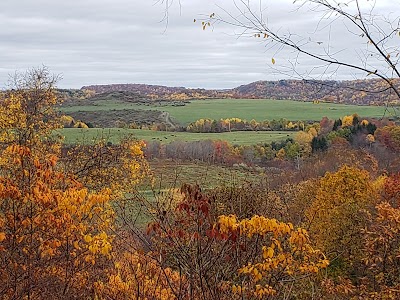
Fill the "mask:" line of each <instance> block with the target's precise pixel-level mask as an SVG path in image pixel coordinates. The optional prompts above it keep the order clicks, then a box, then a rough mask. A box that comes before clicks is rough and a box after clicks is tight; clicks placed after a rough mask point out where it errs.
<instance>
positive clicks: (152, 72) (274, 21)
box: [0, 0, 400, 88]
mask: <svg viewBox="0 0 400 300" xmlns="http://www.w3.org/2000/svg"><path fill="white" fill-rule="evenodd" d="M396 1H397V5H396V4H394V2H396ZM396 1H389V0H379V5H378V7H377V8H376V9H377V10H378V11H379V13H383V14H389V13H390V12H393V15H394V16H396V15H397V16H399V15H400V11H399V10H400V5H399V4H400V1H399V0H396ZM256 2H258V1H256ZM216 3H217V4H219V5H220V6H223V7H225V8H227V9H228V10H230V11H234V8H233V7H232V5H231V3H232V1H231V0H190V1H189V0H182V1H181V4H182V7H179V5H178V3H177V1H175V3H174V4H173V6H172V7H171V8H170V10H169V13H170V15H169V23H168V27H167V28H166V27H165V26H166V24H165V22H160V20H161V19H162V17H163V7H162V6H161V5H159V4H158V5H157V4H156V1H155V0H69V1H54V0H35V1H32V0H2V9H1V12H0V28H2V30H1V31H0V41H1V42H0V54H1V55H0V82H1V83H5V82H6V81H7V78H8V74H12V73H14V71H15V70H19V71H23V70H25V69H28V68H31V67H36V66H40V65H46V66H48V67H49V68H50V70H51V71H52V72H54V73H61V74H62V75H63V80H62V81H61V82H60V84H59V85H60V86H61V87H75V88H79V87H80V86H82V85H88V84H105V83H149V84H163V85H171V86H187V87H206V88H229V87H234V86H237V85H239V84H244V83H247V82H251V81H256V80H263V79H271V80H276V79H280V78H282V77H284V74H283V73H282V68H283V70H285V68H287V67H288V66H290V64H289V62H290V61H291V62H293V58H294V57H295V53H292V51H290V50H289V49H284V50H280V51H277V49H276V48H270V47H265V46H264V44H263V43H261V42H260V41H259V40H256V39H254V38H250V37H246V36H243V37H241V38H238V37H237V35H236V34H239V33H240V31H239V30H234V29H233V28H232V27H227V26H225V25H223V24H219V25H217V26H216V27H215V28H214V29H213V30H206V31H202V30H201V26H200V24H198V23H193V18H199V15H200V14H202V13H205V14H208V13H211V12H214V11H217V12H218V8H217V6H216ZM266 7H267V10H266V12H265V13H266V14H267V15H268V22H269V24H270V25H271V26H272V27H273V28H275V29H278V30H279V31H280V32H281V33H288V32H290V33H299V34H300V35H301V36H303V37H308V36H310V38H311V37H312V40H311V43H309V44H310V46H312V47H313V48H312V49H313V51H315V50H316V51H324V49H326V47H327V45H328V44H329V37H327V36H326V35H320V34H319V31H317V32H315V24H316V22H318V20H319V18H320V17H319V16H318V15H316V14H315V13H309V12H307V11H308V10H307V9H302V10H301V11H300V12H296V11H293V10H294V8H295V7H296V6H295V5H293V4H292V1H289V0H279V1H277V0H276V1H269V2H266ZM219 12H221V11H219ZM221 13H222V12H221ZM320 25H321V26H322V25H324V22H322V23H320ZM339 25H341V24H339ZM330 35H331V36H330V39H331V40H332V41H335V42H336V44H335V45H333V43H332V45H331V48H330V51H339V50H342V49H348V50H346V51H344V52H343V53H342V54H340V55H342V56H341V57H342V58H343V59H348V60H349V61H354V59H355V58H356V53H355V52H354V51H353V50H351V48H352V47H351V45H353V44H358V45H359V44H360V43H365V39H364V40H363V39H362V38H360V37H354V35H351V34H349V33H348V32H347V30H346V28H345V27H343V26H332V27H331V29H330ZM317 41H323V42H324V43H323V44H322V46H320V47H319V48H317V46H316V42H317ZM320 53H322V52H320ZM272 57H274V58H275V59H276V61H277V64H276V66H277V67H276V66H272V64H271V58H272ZM298 63H299V65H298V67H299V72H301V73H303V72H306V71H307V70H311V69H312V68H313V67H314V66H315V62H314V61H313V60H311V59H309V58H306V57H300V59H299V61H298ZM275 68H277V70H276V69H275ZM315 71H316V73H315V74H318V72H320V73H321V70H320V69H316V70H315ZM351 76H353V73H351V72H343V73H340V74H339V77H338V78H339V79H340V78H351Z"/></svg>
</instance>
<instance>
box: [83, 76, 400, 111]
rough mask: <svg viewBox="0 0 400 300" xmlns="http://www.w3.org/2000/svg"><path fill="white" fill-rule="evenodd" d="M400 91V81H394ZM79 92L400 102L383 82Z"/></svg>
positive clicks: (150, 87) (108, 88)
mask: <svg viewBox="0 0 400 300" xmlns="http://www.w3.org/2000/svg"><path fill="white" fill-rule="evenodd" d="M393 81H394V82H395V84H396V85H397V86H399V88H400V79H393ZM81 90H85V91H91V93H93V94H95V95H98V94H104V93H112V92H121V91H126V92H131V93H135V94H137V95H140V96H141V97H145V98H147V99H149V100H172V101H177V100H178V101H181V100H191V99H217V98H244V99H260V98H261V99H264V98H265V99H276V100H297V101H325V102H334V103H346V104H358V105H383V104H385V103H387V102H388V101H389V102H390V103H391V104H394V105H399V104H400V103H399V99H398V98H397V97H396V95H395V94H394V93H393V92H392V91H391V90H389V89H387V85H386V83H385V82H384V81H383V80H380V79H368V80H366V79H365V80H351V81H332V80H331V81H322V80H318V81H308V80H279V81H256V82H252V83H249V84H245V85H241V86H239V87H236V88H233V89H226V90H207V89H201V88H199V89H190V88H185V87H167V86H161V85H148V84H109V85H90V86H84V87H82V88H81Z"/></svg>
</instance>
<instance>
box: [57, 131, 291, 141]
mask: <svg viewBox="0 0 400 300" xmlns="http://www.w3.org/2000/svg"><path fill="white" fill-rule="evenodd" d="M56 134H60V135H62V136H64V137H65V140H64V141H65V143H67V144H75V143H92V142H94V141H95V140H99V139H102V138H104V139H107V140H109V141H111V142H112V143H118V142H119V141H120V140H121V138H123V137H125V136H128V135H132V136H133V137H135V138H137V139H139V140H145V141H152V140H153V141H154V140H158V141H160V142H162V143H169V142H172V141H176V140H179V141H188V142H189V141H199V140H207V139H211V140H224V141H227V142H229V143H231V144H237V145H252V144H257V143H270V142H272V141H279V140H285V139H287V138H289V137H293V135H294V132H286V131H258V132H255V131H237V132H224V133H188V132H164V131H152V130H140V129H119V128H108V129H101V128H89V129H81V128H64V129H60V130H57V131H56Z"/></svg>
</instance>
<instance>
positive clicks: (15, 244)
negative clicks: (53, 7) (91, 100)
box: [0, 68, 142, 299]
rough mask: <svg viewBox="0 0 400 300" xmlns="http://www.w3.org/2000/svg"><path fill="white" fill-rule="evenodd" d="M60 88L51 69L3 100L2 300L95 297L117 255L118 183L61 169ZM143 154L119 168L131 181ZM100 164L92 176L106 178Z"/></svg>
mask: <svg viewBox="0 0 400 300" xmlns="http://www.w3.org/2000/svg"><path fill="white" fill-rule="evenodd" d="M55 83H56V78H55V77H52V76H51V75H50V74H49V72H48V70H47V69H46V68H43V69H34V70H31V71H28V72H27V73H26V74H23V75H18V76H17V77H15V80H14V82H13V89H10V90H9V91H7V92H6V93H5V94H4V95H2V99H1V104H0V139H1V143H0V153H1V154H0V280H1V282H2V285H1V287H0V295H1V298H2V299H54V298H57V299H61V298H62V299H78V298H79V299H81V298H82V297H89V296H90V295H92V296H93V285H92V283H93V282H94V281H96V280H99V279H101V277H102V276H103V275H104V274H102V273H101V272H100V269H101V268H103V264H104V263H106V262H107V261H108V260H109V258H110V255H111V251H112V240H113V235H112V234H111V233H112V232H111V230H112V229H113V219H114V210H113V209H112V206H111V202H110V201H111V200H112V199H113V197H112V196H113V195H114V193H113V192H112V191H111V189H110V188H111V187H113V184H112V182H113V181H110V182H111V184H109V185H108V186H103V187H101V186H100V185H98V184H97V185H96V184H94V180H96V176H89V175H88V174H86V175H85V176H82V177H80V176H79V174H74V173H70V172H66V171H65V170H66V169H65V162H62V163H60V161H59V157H60V156H61V144H60V143H59V142H58V138H57V135H53V132H54V130H55V129H57V128H58V127H59V126H60V125H59V118H58V117H57V112H56V110H55V105H56V104H57V101H58V99H57V96H56V92H55ZM140 147H141V146H140V144H131V145H130V146H127V147H126V149H127V150H128V152H129V153H131V154H130V156H129V155H128V156H126V157H122V158H121V159H122V163H120V165H123V164H125V165H129V167H127V168H128V169H129V168H130V169H129V170H130V172H125V174H124V175H125V176H127V175H130V174H133V173H135V172H138V173H139V171H138V169H139V167H138V164H135V163H132V164H131V162H134V161H133V158H134V157H135V156H136V157H137V156H141V155H142V152H141V149H140ZM100 156H101V155H100ZM103 157H105V156H103ZM76 158H77V159H79V156H78V155H77V156H76ZM95 161H96V162H97V164H94V165H93V166H92V169H91V170H92V172H94V169H97V170H100V171H98V172H97V173H96V172H95V174H96V175H98V176H99V174H100V173H101V168H102V163H103V160H101V158H100V159H97V160H95ZM121 170H122V171H123V170H124V169H123V168H122V169H121ZM125 170H127V169H125ZM99 172H100V173H99ZM82 174H84V173H82ZM120 177H121V176H120ZM80 179H83V183H81V182H80ZM89 179H91V180H93V181H91V180H89ZM97 179H99V177H98V178H97ZM109 179H110V178H109ZM136 179H137V178H133V180H136ZM110 180H111V179H110ZM124 183H125V182H124V181H123V182H121V184H124ZM86 184H87V185H88V186H87V187H86Z"/></svg>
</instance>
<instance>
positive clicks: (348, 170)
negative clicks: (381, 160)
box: [306, 166, 379, 275]
mask: <svg viewBox="0 0 400 300" xmlns="http://www.w3.org/2000/svg"><path fill="white" fill-rule="evenodd" d="M378 191H379V189H378V188H377V186H376V185H375V184H374V182H373V181H372V179H371V178H370V175H369V173H368V172H367V171H365V170H360V169H357V168H355V167H349V166H343V167H342V168H340V169H339V170H338V171H337V172H335V173H327V174H326V175H325V176H324V177H323V178H321V180H320V185H319V188H318V190H317V192H316V196H315V200H314V201H313V203H312V204H311V206H310V207H309V208H308V209H307V210H306V217H307V221H306V224H307V225H306V227H307V228H309V231H310V235H311V237H312V239H313V240H315V242H316V245H317V247H319V248H320V249H321V250H322V251H324V252H325V253H326V255H327V257H328V258H329V259H330V260H331V270H332V272H333V273H335V272H338V273H337V274H339V275H345V274H347V275H349V274H350V273H352V272H356V271H357V270H359V269H360V268H361V257H362V251H363V250H362V248H363V247H362V241H361V240H362V239H361V230H362V229H363V228H364V227H365V226H366V224H367V217H366V214H365V211H366V210H370V209H372V208H373V207H374V205H375V204H376V203H378V201H379V197H378V195H379V194H378ZM363 212H364V213H363ZM337 274H336V275H337Z"/></svg>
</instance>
